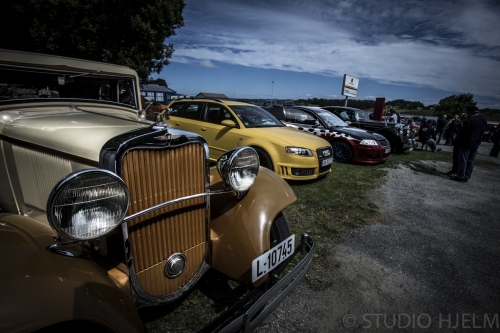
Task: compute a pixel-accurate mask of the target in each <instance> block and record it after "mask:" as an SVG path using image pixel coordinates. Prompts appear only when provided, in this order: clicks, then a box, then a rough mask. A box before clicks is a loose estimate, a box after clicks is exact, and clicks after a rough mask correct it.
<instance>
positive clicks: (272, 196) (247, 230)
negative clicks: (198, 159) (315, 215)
mask: <svg viewBox="0 0 500 333" xmlns="http://www.w3.org/2000/svg"><path fill="white" fill-rule="evenodd" d="M210 178H211V188H212V190H217V189H221V188H223V187H224V186H223V184H222V180H221V177H220V175H219V174H218V172H217V170H216V169H215V168H212V169H211V170H210ZM296 199H297V197H296V196H295V194H294V193H293V191H292V189H291V188H290V186H289V185H288V184H287V183H286V182H285V181H284V180H283V179H282V178H281V177H280V176H278V175H277V174H276V173H274V172H272V171H270V170H268V169H266V168H262V167H261V168H260V170H259V175H258V177H257V178H256V180H255V183H254V184H253V185H252V187H251V188H250V189H249V191H248V193H247V194H246V195H245V196H244V197H243V199H241V200H237V199H236V198H235V197H234V196H233V195H232V194H230V193H229V194H223V195H216V196H213V197H211V198H210V206H211V207H210V217H211V221H210V238H211V245H212V247H211V248H212V256H211V265H212V267H213V268H214V269H216V270H218V271H220V272H222V273H224V274H226V275H227V276H229V277H231V278H234V279H236V280H239V281H241V282H243V283H246V284H249V283H251V280H252V277H251V273H252V261H253V260H254V259H255V258H257V257H258V256H259V255H261V254H262V253H264V252H266V251H267V250H269V248H270V230H271V224H272V222H273V220H274V218H275V217H276V215H278V213H279V212H280V211H282V210H283V208H285V207H286V206H288V205H290V204H291V203H293V202H294V201H295V200H296ZM259 282H261V281H258V282H257V283H259Z"/></svg>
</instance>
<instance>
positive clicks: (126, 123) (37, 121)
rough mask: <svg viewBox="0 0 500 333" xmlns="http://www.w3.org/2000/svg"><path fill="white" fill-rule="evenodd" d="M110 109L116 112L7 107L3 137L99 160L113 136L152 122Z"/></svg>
mask: <svg viewBox="0 0 500 333" xmlns="http://www.w3.org/2000/svg"><path fill="white" fill-rule="evenodd" d="M11 110H12V109H11ZM115 111H116V110H115ZM110 113H111V114H113V115H110V116H108V115H105V114H102V113H99V111H92V112H86V111H81V110H75V109H72V108H69V107H68V106H66V107H51V108H41V107H38V108H36V109H29V108H25V109H20V110H13V111H3V112H1V113H0V114H1V117H0V137H1V138H2V139H4V140H7V141H10V142H14V143H15V142H19V143H22V144H23V145H36V146H37V147H38V148H45V149H52V150H55V151H59V152H62V153H67V154H71V155H74V156H78V157H80V158H84V159H88V160H91V161H95V162H98V161H99V153H100V150H101V148H102V146H103V145H104V144H105V143H106V142H107V141H108V140H109V139H111V138H113V137H115V136H117V135H120V134H123V133H125V132H129V131H133V130H136V129H140V128H144V127H148V126H150V125H151V123H150V122H138V121H134V120H133V119H134V117H135V116H132V115H127V114H126V112H125V113H124V112H122V113H124V115H123V116H122V117H119V116H117V114H119V113H117V112H113V111H110ZM135 119H136V118H135Z"/></svg>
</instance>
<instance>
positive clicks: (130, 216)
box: [122, 189, 233, 223]
mask: <svg viewBox="0 0 500 333" xmlns="http://www.w3.org/2000/svg"><path fill="white" fill-rule="evenodd" d="M229 192H233V191H232V190H230V189H227V190H219V191H214V192H206V193H199V194H193V195H188V196H186V197H182V198H177V199H174V200H170V201H166V202H164V203H161V204H159V205H156V206H153V207H150V208H148V209H145V210H143V211H140V212H137V213H135V214H133V215H129V216H127V217H125V218H124V219H123V221H122V223H123V222H128V221H130V220H133V219H135V218H137V217H139V216H142V215H144V214H147V213H151V212H152V211H154V210H157V209H160V208H163V207H166V206H170V205H173V204H176V203H178V202H181V201H185V200H189V199H195V198H199V197H204V196H212V195H217V194H225V193H229Z"/></svg>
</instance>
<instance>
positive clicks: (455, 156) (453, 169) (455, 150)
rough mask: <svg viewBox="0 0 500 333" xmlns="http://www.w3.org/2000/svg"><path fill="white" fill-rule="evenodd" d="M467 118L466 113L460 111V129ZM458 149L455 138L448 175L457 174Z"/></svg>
mask: <svg viewBox="0 0 500 333" xmlns="http://www.w3.org/2000/svg"><path fill="white" fill-rule="evenodd" d="M467 118H469V116H468V115H467V113H462V115H461V116H460V121H461V122H462V125H460V129H462V126H463V124H464V123H465V122H466V121H467ZM459 151H460V146H459V145H458V140H455V143H454V144H453V157H452V158H453V165H452V167H451V170H450V171H448V172H447V173H446V174H447V175H448V176H456V175H457V170H458V152H459Z"/></svg>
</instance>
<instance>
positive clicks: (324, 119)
mask: <svg viewBox="0 0 500 333" xmlns="http://www.w3.org/2000/svg"><path fill="white" fill-rule="evenodd" d="M267 110H268V111H269V112H270V113H271V114H273V115H274V116H276V118H278V119H279V120H281V121H282V122H283V123H285V124H286V126H288V127H292V128H296V129H299V130H302V131H304V132H307V133H312V134H314V135H317V136H319V137H321V138H323V139H325V140H326V141H328V142H329V143H330V144H331V146H332V148H333V158H334V160H335V161H336V162H339V163H345V162H351V161H352V162H357V163H369V164H373V163H381V162H384V161H386V160H387V159H388V158H389V156H390V153H391V146H390V144H389V141H388V140H387V139H386V138H385V137H383V136H382V135H380V134H377V133H373V132H369V131H366V130H363V129H359V128H355V127H351V126H349V125H348V124H347V123H345V122H344V121H343V120H342V119H340V118H339V117H337V116H336V115H334V114H332V113H331V112H329V111H326V110H325V109H323V108H320V107H308V106H276V107H273V108H269V109H267Z"/></svg>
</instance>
